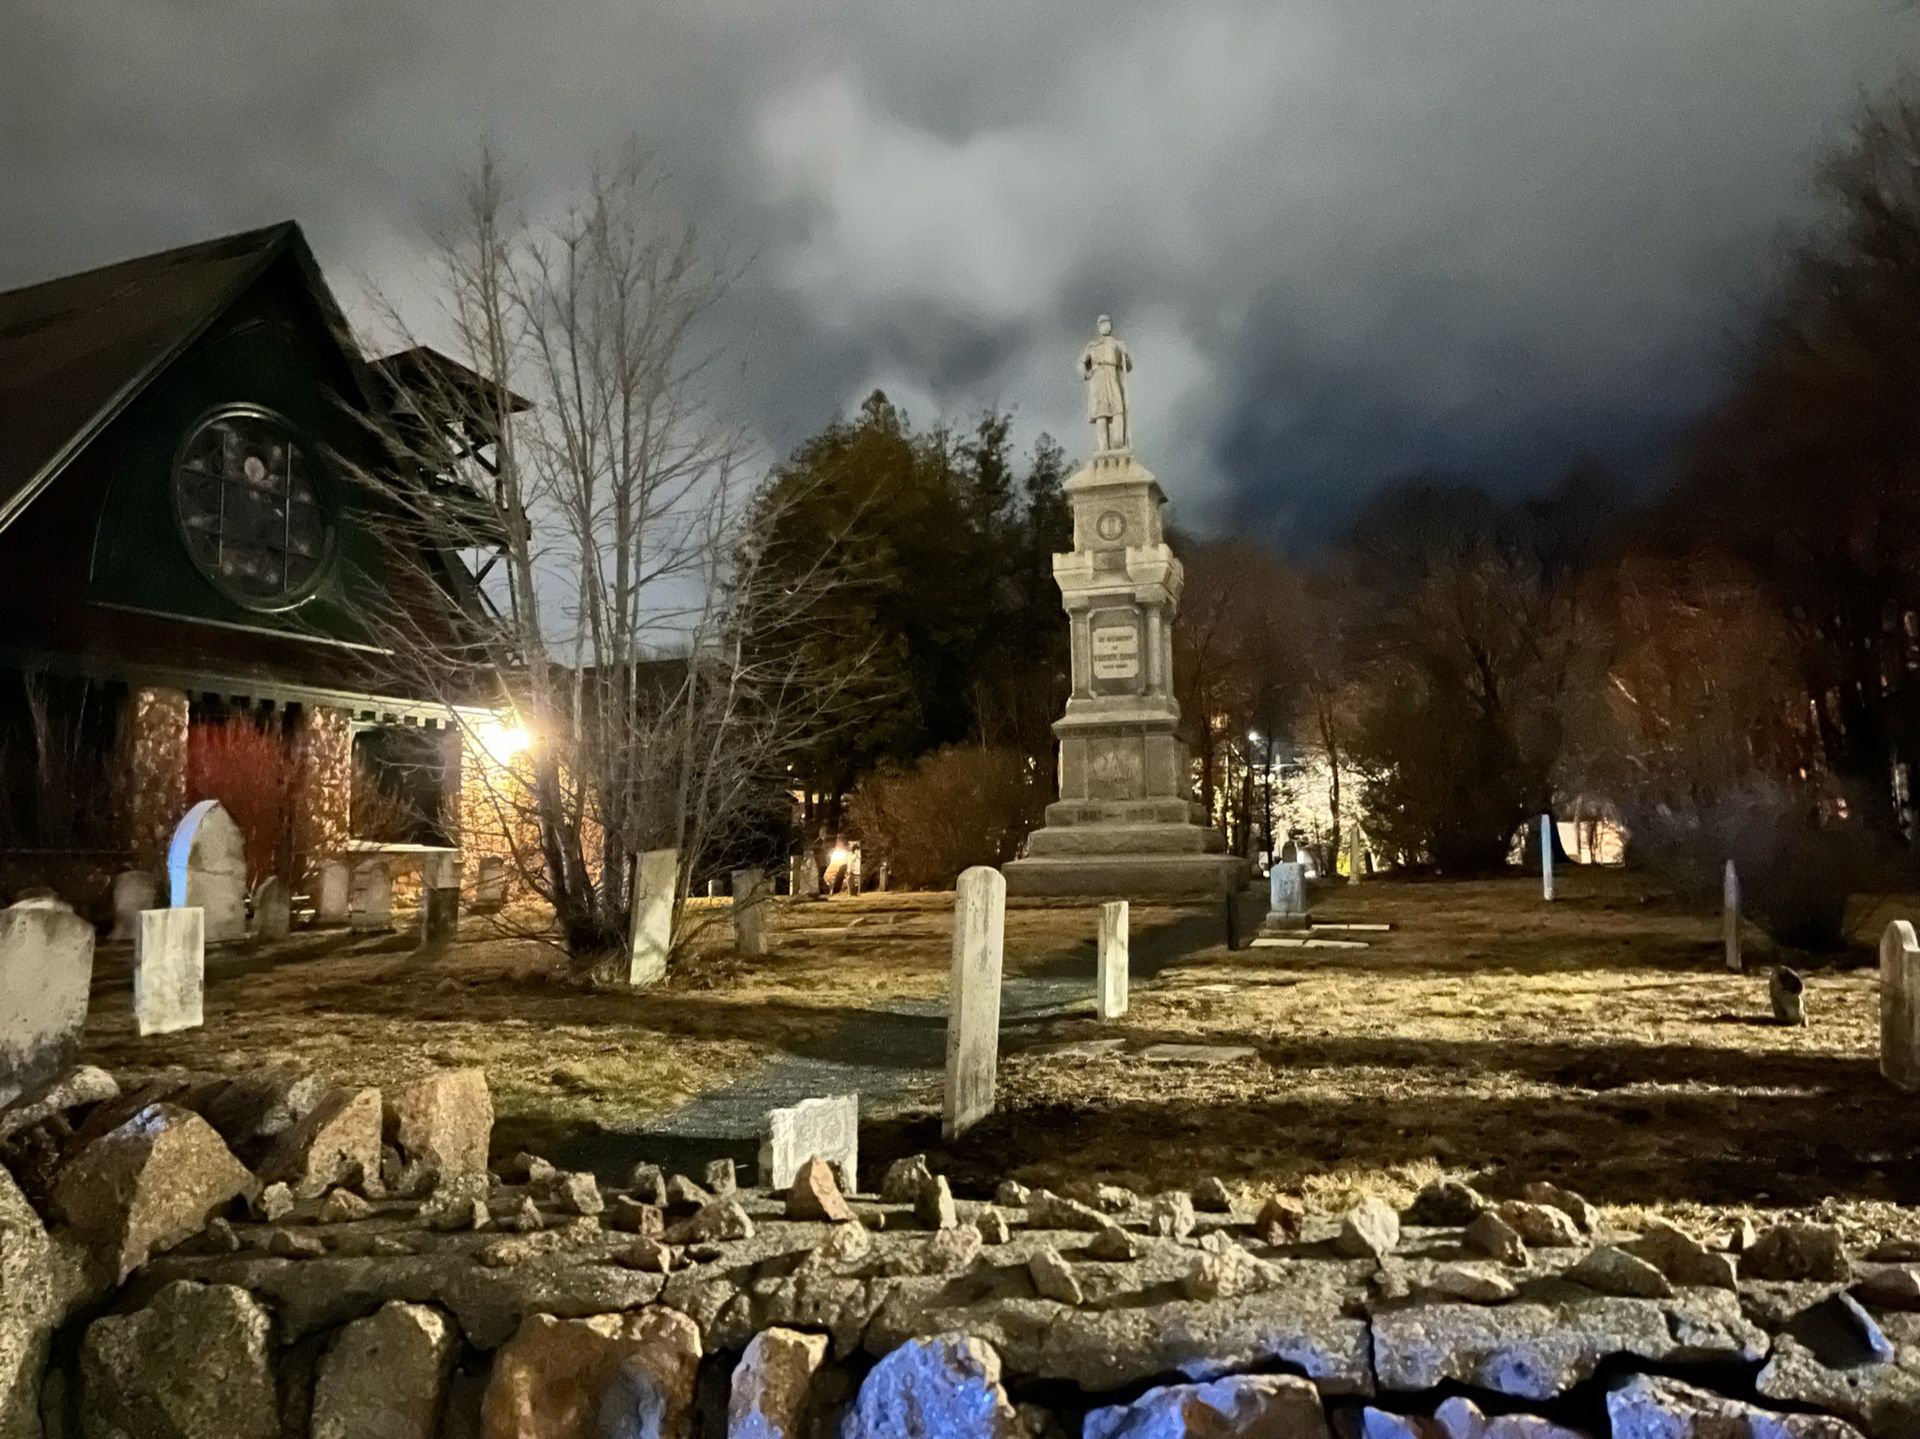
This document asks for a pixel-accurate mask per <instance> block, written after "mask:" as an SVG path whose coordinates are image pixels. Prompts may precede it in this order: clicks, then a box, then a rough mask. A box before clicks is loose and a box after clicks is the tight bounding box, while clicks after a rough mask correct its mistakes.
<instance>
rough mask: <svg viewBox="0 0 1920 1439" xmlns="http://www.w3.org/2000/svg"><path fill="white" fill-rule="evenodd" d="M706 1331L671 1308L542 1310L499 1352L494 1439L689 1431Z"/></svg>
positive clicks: (490, 1431) (490, 1398) (681, 1435)
mask: <svg viewBox="0 0 1920 1439" xmlns="http://www.w3.org/2000/svg"><path fill="white" fill-rule="evenodd" d="M700 1352H701V1351H700V1330H699V1328H698V1327H697V1326H696V1325H695V1324H694V1322H693V1321H692V1320H691V1319H689V1318H687V1316H686V1315H684V1314H681V1313H678V1312H676V1311H674V1310H671V1309H659V1308H655V1309H647V1310H643V1311H642V1312H641V1313H639V1314H631V1315H628V1314H598V1315H595V1316H593V1317H592V1318H589V1319H556V1318H554V1317H553V1316H552V1315H551V1314H535V1315H532V1316H531V1317H529V1318H528V1319H527V1321H526V1323H524V1324H522V1325H521V1326H520V1332H519V1333H517V1334H515V1335H514V1336H513V1338H512V1339H510V1340H509V1341H508V1342H507V1343H506V1344H504V1345H503V1346H501V1349H500V1352H499V1353H498V1354H497V1355H495V1356H494V1361H493V1373H492V1376H491V1377H490V1378H489V1379H488V1381H487V1395H486V1401H485V1403H484V1405H483V1407H482V1410H481V1414H482V1424H481V1432H482V1434H483V1435H484V1436H485V1439H600V1436H601V1435H605V1434H631V1435H634V1436H636V1439H638V1436H641V1435H649V1436H651V1435H658V1436H659V1439H686V1436H687V1435H688V1432H689V1430H690V1427H691V1423H692V1416H693V1397H694V1381H695V1378H696V1377H697V1375H698V1372H699V1367H700Z"/></svg>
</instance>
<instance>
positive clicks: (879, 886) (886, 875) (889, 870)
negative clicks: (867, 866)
mask: <svg viewBox="0 0 1920 1439" xmlns="http://www.w3.org/2000/svg"><path fill="white" fill-rule="evenodd" d="M873 887H874V888H875V889H876V890H878V891H879V892H880V893H881V894H885V893H886V892H887V891H888V890H890V889H892V888H893V861H891V860H886V859H883V860H881V861H880V866H879V868H878V869H876V870H874V872H873Z"/></svg>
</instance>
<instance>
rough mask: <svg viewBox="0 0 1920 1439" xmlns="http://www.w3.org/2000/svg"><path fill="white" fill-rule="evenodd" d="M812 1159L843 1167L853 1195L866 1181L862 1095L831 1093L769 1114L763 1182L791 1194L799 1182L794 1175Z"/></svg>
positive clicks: (762, 1159) (762, 1147) (763, 1143)
mask: <svg viewBox="0 0 1920 1439" xmlns="http://www.w3.org/2000/svg"><path fill="white" fill-rule="evenodd" d="M809 1159H824V1160H826V1161H827V1163H829V1164H834V1165H838V1166H839V1168H840V1172H841V1173H842V1174H843V1175H845V1176H846V1180H847V1187H848V1189H849V1191H851V1189H852V1188H853V1187H854V1186H855V1185H857V1184H858V1183H859V1182H860V1181H859V1169H860V1096H859V1095H857V1094H830V1095H828V1096H826V1097H825V1098H824V1099H803V1100H801V1101H800V1102H799V1103H798V1104H795V1105H791V1106H789V1107H787V1108H785V1109H770V1110H768V1111H767V1135H766V1138H764V1139H762V1140H761V1141H760V1162H759V1169H760V1183H761V1184H762V1185H763V1186H765V1187H767V1188H769V1189H775V1190H779V1189H786V1188H788V1187H789V1186H790V1185H792V1183H793V1176H794V1171H796V1170H797V1169H799V1168H800V1166H801V1165H803V1164H805V1163H806V1162H807V1161H808V1160H809Z"/></svg>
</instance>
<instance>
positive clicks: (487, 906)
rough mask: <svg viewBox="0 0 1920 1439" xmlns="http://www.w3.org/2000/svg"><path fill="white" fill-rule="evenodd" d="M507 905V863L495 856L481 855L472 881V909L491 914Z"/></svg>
mask: <svg viewBox="0 0 1920 1439" xmlns="http://www.w3.org/2000/svg"><path fill="white" fill-rule="evenodd" d="M506 903H507V862H506V860H504V859H503V858H501V857H500V856H499V855H497V854H483V855H481V856H480V864H479V868H478V871H477V873H476V874H475V876H474V881H473V908H474V911H475V912H476V913H479V914H492V913H494V912H495V911H497V910H499V909H502V908H504V907H505V906H506Z"/></svg>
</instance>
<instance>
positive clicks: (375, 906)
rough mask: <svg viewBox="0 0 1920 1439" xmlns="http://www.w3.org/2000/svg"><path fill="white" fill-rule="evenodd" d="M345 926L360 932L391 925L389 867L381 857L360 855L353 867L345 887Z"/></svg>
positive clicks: (391, 902) (391, 875) (382, 931)
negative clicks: (364, 857) (348, 883)
mask: <svg viewBox="0 0 1920 1439" xmlns="http://www.w3.org/2000/svg"><path fill="white" fill-rule="evenodd" d="M347 927H348V928H349V929H352V930H356V931H358V932H359V933H361V934H378V933H384V932H385V931H387V930H389V929H392V928H393V871H392V870H391V869H389V868H387V862H386V861H385V860H384V859H363V860H361V861H360V863H359V864H356V865H355V866H354V867H353V884H352V886H351V887H350V888H349V889H348V890H347Z"/></svg>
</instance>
